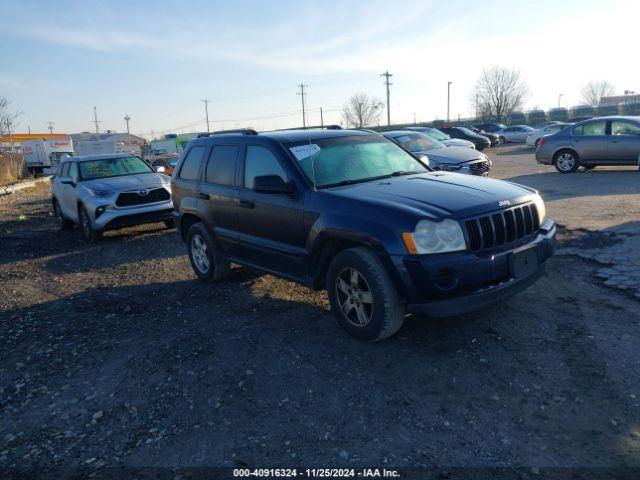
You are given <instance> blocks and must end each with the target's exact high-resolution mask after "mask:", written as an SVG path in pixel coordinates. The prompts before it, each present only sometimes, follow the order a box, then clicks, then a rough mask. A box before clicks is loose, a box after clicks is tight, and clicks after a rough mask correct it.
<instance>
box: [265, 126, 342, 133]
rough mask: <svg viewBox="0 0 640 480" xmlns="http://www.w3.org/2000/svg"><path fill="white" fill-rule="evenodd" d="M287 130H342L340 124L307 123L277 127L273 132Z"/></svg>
mask: <svg viewBox="0 0 640 480" xmlns="http://www.w3.org/2000/svg"><path fill="white" fill-rule="evenodd" d="M288 130H342V127H341V126H340V125H309V126H307V127H293V128H278V129H277V130H272V131H273V132H283V131H288Z"/></svg>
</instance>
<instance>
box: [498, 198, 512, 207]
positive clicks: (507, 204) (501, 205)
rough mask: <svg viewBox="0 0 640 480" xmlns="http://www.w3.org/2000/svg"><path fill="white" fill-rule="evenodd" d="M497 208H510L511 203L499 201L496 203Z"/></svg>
mask: <svg viewBox="0 0 640 480" xmlns="http://www.w3.org/2000/svg"><path fill="white" fill-rule="evenodd" d="M498 206H499V207H510V206H511V202H510V201H509V200H500V201H499V202H498Z"/></svg>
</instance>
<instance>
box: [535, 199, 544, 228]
mask: <svg viewBox="0 0 640 480" xmlns="http://www.w3.org/2000/svg"><path fill="white" fill-rule="evenodd" d="M534 203H535V204H536V210H538V218H539V219H540V223H542V222H544V219H545V218H546V216H547V207H545V206H544V200H542V197H541V196H540V195H536V198H535V199H534Z"/></svg>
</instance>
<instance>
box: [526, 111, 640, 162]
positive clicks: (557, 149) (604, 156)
mask: <svg viewBox="0 0 640 480" xmlns="http://www.w3.org/2000/svg"><path fill="white" fill-rule="evenodd" d="M638 156H640V117H621V116H615V117H601V118H592V119H590V120H585V121H582V122H579V123H576V124H575V125H574V126H572V127H570V128H565V129H564V130H561V131H560V132H558V133H556V134H554V135H548V136H545V137H542V138H541V139H540V143H539V145H538V149H537V150H536V160H537V161H538V163H544V164H547V165H555V167H556V169H557V170H558V171H559V172H560V173H572V172H575V171H576V170H577V169H578V167H580V166H582V167H584V168H586V169H591V168H593V167H597V166H617V165H638Z"/></svg>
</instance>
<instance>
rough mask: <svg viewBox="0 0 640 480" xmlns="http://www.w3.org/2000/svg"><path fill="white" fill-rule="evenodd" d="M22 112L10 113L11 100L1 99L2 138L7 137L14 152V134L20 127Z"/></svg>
mask: <svg viewBox="0 0 640 480" xmlns="http://www.w3.org/2000/svg"><path fill="white" fill-rule="evenodd" d="M20 115H22V112H13V113H11V112H9V100H7V99H6V98H5V97H0V136H5V135H6V136H7V137H8V138H9V143H10V144H11V152H13V132H14V130H15V128H14V127H16V126H17V125H18V122H17V120H18V117H19V116H20Z"/></svg>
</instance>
